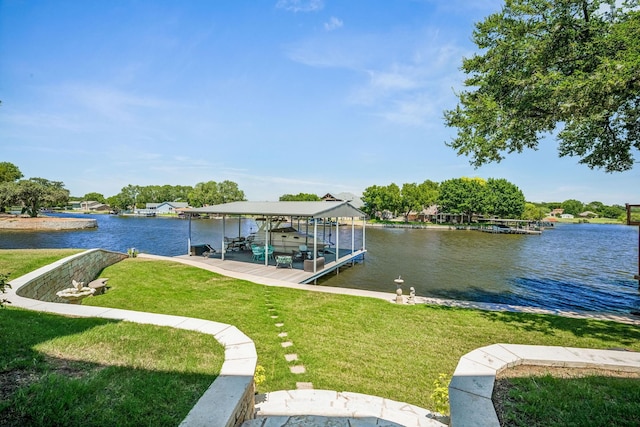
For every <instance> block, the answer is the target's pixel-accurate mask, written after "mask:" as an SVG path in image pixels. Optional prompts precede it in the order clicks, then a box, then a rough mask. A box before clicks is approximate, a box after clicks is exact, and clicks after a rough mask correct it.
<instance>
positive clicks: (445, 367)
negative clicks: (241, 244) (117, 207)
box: [0, 251, 640, 408]
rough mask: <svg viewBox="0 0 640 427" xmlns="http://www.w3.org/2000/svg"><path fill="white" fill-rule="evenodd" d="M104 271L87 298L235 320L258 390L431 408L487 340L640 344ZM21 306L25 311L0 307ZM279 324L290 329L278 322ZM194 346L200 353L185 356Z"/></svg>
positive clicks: (160, 265) (218, 282)
mask: <svg viewBox="0 0 640 427" xmlns="http://www.w3.org/2000/svg"><path fill="white" fill-rule="evenodd" d="M2 259H3V254H2V252H1V251H0V261H1V260H2ZM0 265H2V264H0ZM101 277H108V278H109V279H110V280H109V286H110V287H111V288H110V289H109V290H108V292H107V293H106V294H105V295H103V296H99V297H93V298H88V299H85V300H84V304H88V305H99V306H108V307H118V308H125V309H131V310H141V311H150V312H156V313H166V314H175V315H182V316H190V317H198V318H204V319H210V320H214V321H219V322H224V323H229V324H233V325H235V326H237V327H238V328H239V329H240V330H241V331H243V332H244V333H245V334H247V335H248V336H249V337H251V338H252V339H253V340H254V342H255V344H256V348H257V351H258V359H259V360H258V363H259V364H260V365H262V366H264V368H265V370H266V378H267V379H266V381H265V382H264V383H263V384H262V385H261V386H260V387H259V391H260V392H267V391H272V390H282V389H293V388H295V386H296V382H298V381H310V382H312V383H313V385H314V387H315V388H316V389H331V390H337V391H352V392H359V393H366V394H372V395H376V396H382V397H386V398H389V399H394V400H398V401H404V402H408V403H411V404H415V405H418V406H421V407H425V408H434V407H435V403H436V402H434V401H433V400H432V398H431V394H432V392H433V390H434V381H435V380H436V379H437V378H438V375H439V374H440V373H445V374H447V375H448V376H449V377H450V376H451V374H452V373H453V371H454V369H455V367H456V365H457V363H458V360H459V358H460V357H461V356H462V355H464V354H465V353H467V352H469V351H471V350H473V349H475V348H478V347H482V346H485V345H489V344H494V343H500V342H508V343H518V344H538V345H562V346H573V347H590V348H614V347H615V348H620V347H624V348H628V349H633V350H637V351H640V330H639V329H638V328H637V327H635V326H629V325H624V324H618V323H614V322H607V321H596V320H582V319H569V318H562V317H557V316H545V315H533V314H524V313H500V312H485V311H479V310H468V309H456V308H448V307H440V306H427V305H415V306H397V305H394V304H390V303H388V302H385V301H382V300H377V299H371V298H364V297H352V296H344V295H333V294H322V293H316V292H306V291H300V290H294V289H286V288H278V287H268V286H263V285H258V284H255V283H251V282H247V281H243V280H237V279H232V278H228V277H224V276H220V275H217V274H214V273H211V272H208V271H205V270H200V269H197V268H194V267H189V266H185V265H182V264H178V263H173V262H167V261H152V260H146V259H143V258H130V259H127V260H125V261H123V262H120V263H118V264H115V265H113V266H110V267H108V268H106V269H105V270H104V272H103V274H102V275H101ZM270 309H271V310H270ZM16 312H21V311H18V310H4V313H0V314H6V313H16ZM272 315H277V316H278V317H277V319H273V318H272V317H271V316H272ZM69 321H70V322H73V321H80V320H79V319H71V320H69ZM82 321H86V320H82ZM276 322H282V323H284V326H283V327H281V328H278V327H276V326H275V323H276ZM2 323H4V322H2ZM0 324H1V323H0ZM282 331H285V332H287V334H288V336H287V337H286V338H280V337H279V336H278V333H279V332H282ZM2 340H3V342H4V340H5V337H4V334H3V335H2ZM284 340H290V341H292V342H293V347H290V348H287V349H285V348H283V347H282V346H281V342H282V341H284ZM191 351H195V350H194V349H193V348H190V349H189V351H186V350H183V351H181V354H187V353H190V352H191ZM286 353H296V354H297V355H298V357H299V359H300V361H299V362H298V363H302V364H304V366H305V367H306V370H307V373H306V374H302V375H294V374H292V373H291V372H290V370H289V365H290V364H289V363H288V362H286V360H285V358H284V355H285V354H286ZM154 357H158V358H160V357H165V356H159V355H158V356H154Z"/></svg>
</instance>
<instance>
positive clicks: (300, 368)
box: [289, 365, 307, 374]
mask: <svg viewBox="0 0 640 427" xmlns="http://www.w3.org/2000/svg"><path fill="white" fill-rule="evenodd" d="M289 369H290V370H291V373H292V374H304V373H306V372H307V370H306V369H305V368H304V366H302V365H297V366H292V367H290V368H289Z"/></svg>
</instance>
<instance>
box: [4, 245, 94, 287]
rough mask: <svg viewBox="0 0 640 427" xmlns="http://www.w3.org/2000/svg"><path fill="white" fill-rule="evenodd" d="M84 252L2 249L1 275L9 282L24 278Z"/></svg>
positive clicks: (74, 250)
mask: <svg viewBox="0 0 640 427" xmlns="http://www.w3.org/2000/svg"><path fill="white" fill-rule="evenodd" d="M79 252H82V250H80V249H11V250H6V249H5V250H2V249H0V273H5V274H9V280H13V279H15V278H17V277H20V276H23V275H25V274H27V273H29V272H32V271H33V270H37V269H38V268H40V267H44V266H45V265H49V264H51V263H52V262H55V261H58V260H59V259H62V258H64V257H68V256H70V255H73V254H77V253H79Z"/></svg>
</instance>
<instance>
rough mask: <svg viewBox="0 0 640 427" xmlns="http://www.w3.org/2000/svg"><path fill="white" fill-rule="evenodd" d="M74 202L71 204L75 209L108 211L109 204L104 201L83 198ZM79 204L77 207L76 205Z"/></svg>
mask: <svg viewBox="0 0 640 427" xmlns="http://www.w3.org/2000/svg"><path fill="white" fill-rule="evenodd" d="M77 203H78V202H74V203H73V204H72V205H71V206H72V207H73V209H77V210H81V211H94V212H102V211H108V210H109V205H105V204H104V203H100V202H96V201H95V200H83V201H81V202H79V204H77ZM76 206H77V207H76Z"/></svg>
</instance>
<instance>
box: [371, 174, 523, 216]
mask: <svg viewBox="0 0 640 427" xmlns="http://www.w3.org/2000/svg"><path fill="white" fill-rule="evenodd" d="M362 201H363V202H364V207H363V210H364V211H365V212H366V213H367V214H368V215H369V216H370V217H372V218H381V217H383V216H384V214H385V212H388V213H390V214H391V216H398V215H402V216H404V217H405V220H408V219H409V214H410V213H411V212H421V211H422V210H424V209H426V208H428V207H430V206H433V205H436V206H437V209H438V212H440V213H447V214H454V215H460V216H461V217H462V218H463V219H464V218H466V219H467V220H468V221H470V220H471V216H472V215H474V214H476V215H477V214H483V215H493V216H498V217H501V218H520V217H521V216H522V214H523V212H524V210H525V198H524V195H523V194H522V191H520V189H519V188H518V187H516V186H515V185H514V184H512V183H510V182H509V181H507V180H506V179H495V178H489V179H487V180H484V179H482V178H466V177H463V178H455V179H449V180H446V181H443V182H441V183H437V182H434V181H431V180H426V181H424V182H423V183H421V184H416V183H405V184H403V185H402V187H399V186H398V185H397V184H395V183H392V184H389V185H387V186H378V185H373V186H371V187H367V188H366V189H365V190H364V192H363V195H362Z"/></svg>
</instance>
